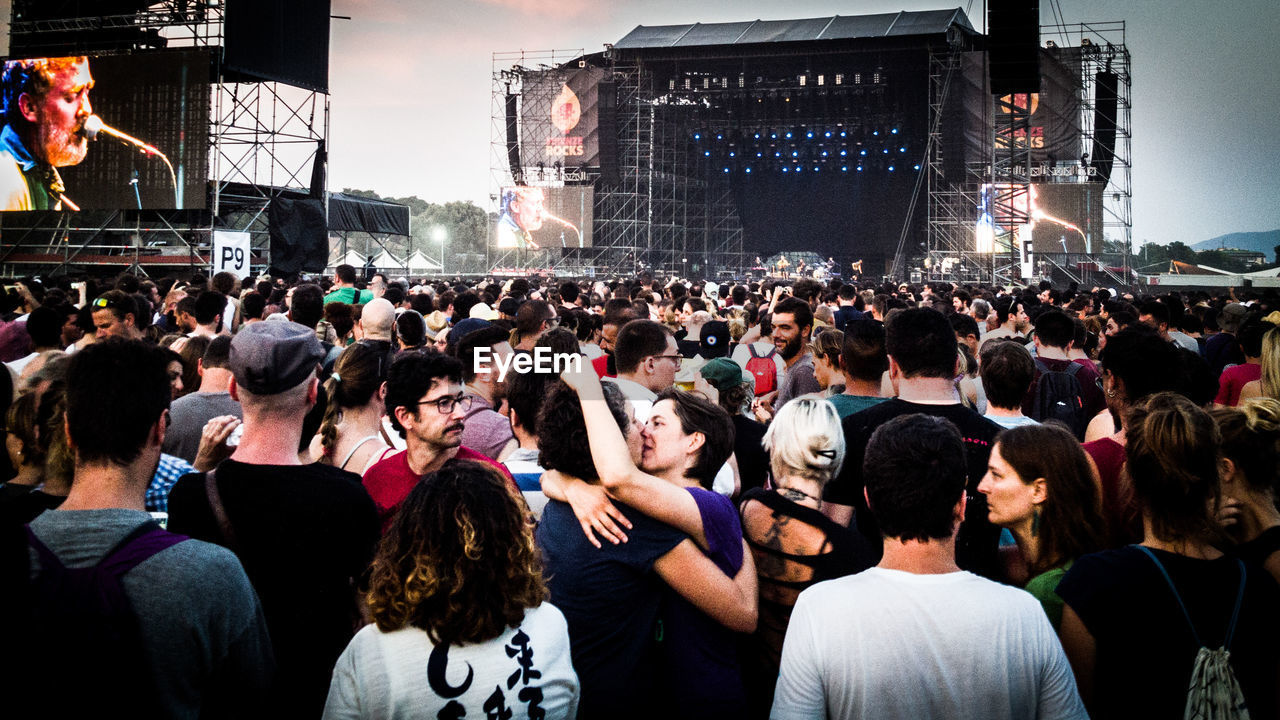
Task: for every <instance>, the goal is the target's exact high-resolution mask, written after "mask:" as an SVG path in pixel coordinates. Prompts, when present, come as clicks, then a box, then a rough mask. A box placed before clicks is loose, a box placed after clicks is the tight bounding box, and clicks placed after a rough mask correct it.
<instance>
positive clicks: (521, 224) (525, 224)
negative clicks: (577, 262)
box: [495, 186, 544, 250]
mask: <svg viewBox="0 0 1280 720" xmlns="http://www.w3.org/2000/svg"><path fill="white" fill-rule="evenodd" d="M543 202H544V196H543V194H542V188H536V187H526V186H521V187H514V188H508V189H507V190H506V191H504V192H503V193H502V213H501V215H500V216H499V217H498V229H497V241H496V243H495V244H496V245H497V246H498V247H500V248H518V249H520V250H537V249H538V243H536V242H534V241H533V233H534V232H535V231H537V230H541V229H542V223H543V220H544V218H543V216H542V210H543V208H542V204H543Z"/></svg>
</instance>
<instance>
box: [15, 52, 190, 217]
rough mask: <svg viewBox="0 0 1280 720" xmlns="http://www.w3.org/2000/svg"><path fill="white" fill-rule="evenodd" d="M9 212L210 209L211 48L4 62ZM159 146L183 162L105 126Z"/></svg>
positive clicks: (148, 143) (163, 151)
mask: <svg viewBox="0 0 1280 720" xmlns="http://www.w3.org/2000/svg"><path fill="white" fill-rule="evenodd" d="M0 66H2V67H3V70H4V73H3V76H2V77H0V95H2V97H3V104H4V107H5V122H4V123H0V124H3V125H5V126H7V127H6V129H5V130H4V131H3V135H0V211H4V210H59V209H62V210H71V209H74V208H72V207H71V206H70V205H60V204H59V198H62V199H65V200H67V201H69V202H70V203H71V204H72V205H74V206H77V207H79V208H80V209H81V210H136V209H143V210H173V209H203V208H204V207H205V206H206V205H207V194H208V145H209V143H208V135H209V102H210V94H209V67H210V58H209V52H208V51H207V50H193V49H186V48H184V49H182V50H157V51H151V52H142V53H136V54H132V55H101V56H89V57H52V58H26V59H21V60H9V61H5V62H3V63H0ZM94 115H97V116H98V117H99V118H100V119H101V122H102V124H103V125H104V126H105V127H107V128H108V129H114V130H116V131H118V132H119V133H123V134H125V135H129V136H132V137H134V138H137V140H138V141H139V142H141V143H146V144H147V145H150V146H153V147H155V148H157V149H159V151H160V152H161V153H163V154H164V156H165V157H166V158H168V160H169V162H171V163H172V164H173V173H172V174H170V172H169V168H168V166H166V165H165V163H164V161H163V160H162V159H161V158H160V157H157V156H153V155H149V154H144V153H141V152H139V151H138V148H137V146H134V145H129V144H126V143H124V142H121V141H119V140H117V139H114V138H112V137H111V134H110V133H107V132H100V133H98V134H97V137H96V138H95V139H93V140H90V139H89V138H88V137H87V135H86V133H85V131H84V128H85V122H86V121H87V120H88V119H89V118H90V117H92V116H94Z"/></svg>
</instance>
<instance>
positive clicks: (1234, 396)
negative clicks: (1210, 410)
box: [1213, 363, 1262, 407]
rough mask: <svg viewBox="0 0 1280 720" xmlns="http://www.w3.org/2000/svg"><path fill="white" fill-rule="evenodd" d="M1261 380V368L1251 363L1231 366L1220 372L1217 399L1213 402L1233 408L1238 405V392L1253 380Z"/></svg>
mask: <svg viewBox="0 0 1280 720" xmlns="http://www.w3.org/2000/svg"><path fill="white" fill-rule="evenodd" d="M1260 379H1262V366H1261V365H1255V364H1253V363H1247V364H1244V365H1233V366H1231V367H1229V368H1227V369H1226V370H1223V371H1222V377H1221V378H1219V379H1218V397H1216V398H1214V399H1213V401H1214V402H1216V403H1218V404H1219V405H1228V406H1230V407H1235V406H1237V405H1239V404H1240V391H1241V390H1243V389H1244V386H1245V385H1247V384H1249V383H1251V382H1253V381H1254V380H1260Z"/></svg>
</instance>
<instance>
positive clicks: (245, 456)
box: [169, 296, 378, 717]
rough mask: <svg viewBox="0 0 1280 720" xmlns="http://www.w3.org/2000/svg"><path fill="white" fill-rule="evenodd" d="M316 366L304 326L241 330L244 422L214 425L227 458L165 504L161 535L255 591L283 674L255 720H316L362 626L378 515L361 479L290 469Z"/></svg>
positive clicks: (211, 439)
mask: <svg viewBox="0 0 1280 720" xmlns="http://www.w3.org/2000/svg"><path fill="white" fill-rule="evenodd" d="M316 300H317V301H318V300H319V297H318V296H317V298H316ZM323 357H324V350H323V348H322V347H321V345H320V341H319V340H318V339H317V338H316V334H315V331H314V330H313V329H311V328H309V327H306V326H305V325H299V324H298V323H293V322H261V323H254V324H252V325H247V326H245V327H243V328H241V329H240V331H239V332H238V333H236V334H235V336H234V337H232V339H231V348H230V350H229V353H228V363H227V364H228V365H229V366H230V369H231V378H230V382H229V385H228V388H229V392H230V395H231V398H232V399H233V400H237V401H239V402H240V408H241V413H242V415H243V417H244V422H243V424H241V423H240V421H238V420H236V418H234V417H230V416H228V417H223V418H215V419H214V420H213V421H211V422H210V423H209V424H208V425H206V426H205V429H204V435H205V438H204V440H205V441H206V442H208V443H217V444H219V445H221V444H222V443H223V442H224V441H225V440H226V439H227V437H228V436H229V435H230V434H231V433H232V431H233V430H234V429H235V428H236V427H237V426H239V427H241V428H242V430H243V432H242V434H241V436H240V437H239V440H238V443H237V444H236V445H235V449H234V452H233V453H232V454H231V456H230V457H229V458H227V459H226V460H223V461H222V462H221V463H220V464H218V465H217V467H216V468H214V469H213V470H212V471H210V472H208V473H202V474H191V475H186V476H184V477H183V478H182V479H180V480H179V481H178V482H177V483H176V484H175V485H174V486H173V490H171V491H170V493H169V529H170V530H172V531H173V532H177V533H181V534H183V535H188V536H190V537H194V538H198V539H201V540H207V541H210V542H215V543H218V544H220V545H223V546H225V547H227V548H229V549H230V550H232V552H234V553H235V554H236V555H237V556H238V557H239V558H240V561H241V562H242V563H243V564H244V567H245V569H246V572H247V573H248V575H249V580H250V582H252V583H253V587H254V589H256V590H257V591H258V597H259V598H261V600H262V608H263V612H264V614H265V616H266V620H267V627H268V628H269V629H270V631H271V640H272V644H273V646H274V648H275V656H276V661H277V664H278V667H279V672H278V674H277V676H276V679H275V684H274V687H273V689H272V695H271V698H270V702H269V703H267V705H266V706H265V707H263V708H262V711H263V714H264V715H270V716H275V717H302V716H310V717H317V716H319V715H320V713H321V711H322V710H323V708H324V701H325V698H326V697H327V696H328V691H329V680H330V678H331V677H332V674H333V665H334V663H335V662H336V661H337V659H338V655H340V654H341V653H342V650H343V649H344V648H345V647H346V645H347V643H348V642H350V640H351V636H352V633H353V627H354V626H353V620H354V619H355V618H358V617H359V616H360V611H359V604H358V596H357V593H356V592H355V588H356V586H357V584H358V580H359V578H360V576H361V574H363V572H364V571H365V569H366V568H367V567H368V565H369V562H370V561H371V560H372V558H373V549H374V545H375V544H376V542H377V540H378V514H377V510H376V509H375V508H374V504H373V501H372V500H371V499H370V498H369V494H368V493H367V492H365V490H364V488H363V487H362V486H361V484H360V477H359V476H358V475H356V474H355V473H349V472H346V471H344V470H341V469H339V468H336V467H333V466H332V465H324V464H320V463H311V464H307V465H303V464H302V463H301V461H300V460H299V457H298V455H299V451H300V449H301V448H304V447H306V443H305V442H303V437H302V434H303V430H302V425H303V418H304V417H305V416H306V414H307V411H308V410H309V409H310V408H311V407H312V406H314V405H315V403H316V397H317V393H318V392H319V380H318V379H317V376H316V370H317V369H318V368H319V364H320V361H321V359H322V358H323ZM306 440H308V441H309V440H310V438H306Z"/></svg>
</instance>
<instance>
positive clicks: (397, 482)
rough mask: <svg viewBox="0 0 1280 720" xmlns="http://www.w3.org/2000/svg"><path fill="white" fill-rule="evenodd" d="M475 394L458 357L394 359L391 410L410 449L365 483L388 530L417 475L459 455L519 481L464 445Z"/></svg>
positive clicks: (375, 471) (377, 467)
mask: <svg viewBox="0 0 1280 720" xmlns="http://www.w3.org/2000/svg"><path fill="white" fill-rule="evenodd" d="M473 399H474V396H472V395H467V394H466V393H464V392H463V389H462V363H461V362H459V361H458V359H457V358H454V357H449V356H447V355H441V354H439V353H434V352H406V353H401V354H400V355H399V356H398V357H396V360H395V362H393V363H392V364H391V369H390V371H389V373H388V375H387V398H386V404H387V415H388V416H390V419H391V426H392V428H394V429H395V431H396V432H398V433H400V437H402V438H404V441H405V447H406V449H405V450H404V452H399V453H396V454H395V455H392V456H391V457H389V458H387V459H385V460H382V461H380V462H378V463H377V464H376V465H374V466H373V467H371V468H369V470H368V472H366V473H365V474H364V487H365V489H366V490H368V491H369V495H370V496H371V497H372V498H373V502H374V505H376V506H377V508H378V515H379V517H381V518H382V530H383V532H386V530H387V528H389V527H390V526H391V520H392V518H394V517H395V514H396V510H398V509H399V508H400V503H402V502H404V499H405V498H406V497H408V496H409V492H410V491H412V490H413V488H414V486H415V485H417V484H418V481H419V480H421V479H422V477H423V476H424V475H427V474H430V473H433V472H435V471H436V470H439V469H440V467H441V466H442V465H444V464H445V462H447V461H449V460H452V459H454V458H457V459H459V460H476V461H478V462H484V463H488V464H490V465H492V466H494V467H495V468H497V469H498V471H499V472H501V473H502V474H503V475H504V476H505V477H506V478H507V479H508V480H510V481H511V485H512V487H515V480H513V479H511V473H509V472H507V469H506V468H505V467H503V466H502V465H499V464H498V463H496V462H494V461H493V460H491V459H489V458H488V457H486V456H484V455H481V454H480V453H478V452H476V451H474V450H472V449H470V448H467V447H464V446H463V445H462V431H463V430H464V429H465V427H466V426H465V424H464V423H463V419H464V418H465V417H466V413H467V410H468V409H470V407H471V403H472V400H473Z"/></svg>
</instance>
